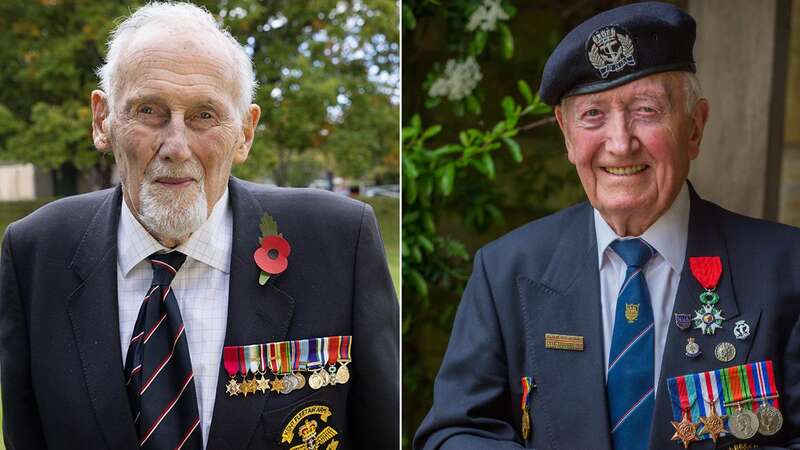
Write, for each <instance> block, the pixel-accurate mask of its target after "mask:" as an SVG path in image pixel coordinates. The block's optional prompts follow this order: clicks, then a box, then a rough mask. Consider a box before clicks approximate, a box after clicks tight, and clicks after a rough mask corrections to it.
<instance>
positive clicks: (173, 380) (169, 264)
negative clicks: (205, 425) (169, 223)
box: [125, 252, 203, 450]
mask: <svg viewBox="0 0 800 450" xmlns="http://www.w3.org/2000/svg"><path fill="white" fill-rule="evenodd" d="M149 260H150V264H151V265H152V266H153V282H152V284H151V286H150V290H149V291H148V293H147V296H146V297H145V298H144V301H143V302H142V306H141V308H140V309H139V316H138V317H137V318H136V324H135V325H134V326H133V337H132V338H131V343H130V346H129V347H128V354H127V357H126V359H125V374H126V376H127V377H128V379H127V390H128V400H129V401H130V404H131V412H132V413H133V417H134V425H135V427H136V430H137V432H138V434H139V447H141V448H142V449H145V450H178V449H184V450H189V449H192V450H200V449H201V448H202V447H203V437H202V435H201V433H200V429H199V425H200V416H199V414H198V412H197V411H198V410H197V394H196V393H195V389H194V375H193V372H192V362H191V359H190V358H189V344H188V342H187V340H186V333H185V332H184V328H183V319H182V318H181V310H180V307H179V306H178V301H177V299H176V298H175V294H174V293H173V292H172V288H171V287H170V285H171V284H172V279H173V278H174V277H175V274H176V273H177V272H178V270H179V269H180V268H181V265H183V262H184V261H185V260H186V255H184V254H182V253H180V252H172V253H166V254H154V255H151V256H150V258H149Z"/></svg>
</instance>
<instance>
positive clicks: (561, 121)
mask: <svg viewBox="0 0 800 450" xmlns="http://www.w3.org/2000/svg"><path fill="white" fill-rule="evenodd" d="M554 112H555V115H556V122H558V127H559V128H561V134H562V135H563V136H564V146H565V147H567V159H569V162H571V163H573V164H575V162H574V161H572V152H571V151H570V148H571V147H572V145H570V141H569V137H568V135H567V128H566V125H565V124H566V122H565V120H566V119H565V118H564V115H565V114H566V111H564V108H562V107H561V105H556V107H555V108H554Z"/></svg>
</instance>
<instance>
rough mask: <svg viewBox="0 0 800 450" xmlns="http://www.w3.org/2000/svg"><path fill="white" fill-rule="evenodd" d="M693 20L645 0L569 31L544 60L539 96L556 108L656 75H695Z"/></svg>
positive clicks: (620, 8)
mask: <svg viewBox="0 0 800 450" xmlns="http://www.w3.org/2000/svg"><path fill="white" fill-rule="evenodd" d="M694 39H695V22H694V19H693V18H692V16H690V15H689V14H687V13H686V12H684V11H683V10H681V9H680V8H677V7H675V6H672V5H669V4H666V3H657V2H646V3H635V4H632V5H625V6H621V7H619V8H614V9H611V10H609V11H605V12H602V13H600V14H598V15H596V16H594V17H592V18H591V19H589V20H587V21H586V22H583V23H582V24H580V25H578V26H577V27H575V29H574V30H572V31H570V32H569V33H568V34H567V36H566V37H564V39H563V40H562V41H561V42H560V43H559V44H558V46H557V47H556V49H555V50H554V51H553V54H552V55H550V58H549V59H548V60H547V64H545V66H544V73H543V74H542V85H541V87H540V88H539V95H540V96H541V97H542V101H544V102H545V103H547V104H548V105H551V106H554V105H557V104H558V103H560V102H561V99H562V98H564V97H569V96H572V95H579V94H588V93H590V92H598V91H604V90H606V89H611V88H614V87H617V86H620V85H623V84H625V83H628V82H631V81H633V80H636V79H638V78H642V77H645V76H647V75H651V74H654V73H658V72H667V71H670V70H683V71H689V72H694V71H695V66H694V57H693V56H692V47H694Z"/></svg>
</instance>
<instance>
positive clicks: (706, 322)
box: [692, 305, 725, 335]
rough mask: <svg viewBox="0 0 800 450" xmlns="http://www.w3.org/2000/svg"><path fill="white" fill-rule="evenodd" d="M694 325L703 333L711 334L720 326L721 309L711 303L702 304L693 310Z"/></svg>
mask: <svg viewBox="0 0 800 450" xmlns="http://www.w3.org/2000/svg"><path fill="white" fill-rule="evenodd" d="M694 314H695V316H694V318H693V319H692V321H694V327H695V328H699V329H700V330H701V331H702V332H703V334H710V335H713V334H714V332H716V331H717V328H722V321H723V320H725V318H724V317H722V311H720V310H719V309H717V308H715V307H714V306H712V305H703V306H702V307H701V308H700V309H698V310H696V311H695V312H694Z"/></svg>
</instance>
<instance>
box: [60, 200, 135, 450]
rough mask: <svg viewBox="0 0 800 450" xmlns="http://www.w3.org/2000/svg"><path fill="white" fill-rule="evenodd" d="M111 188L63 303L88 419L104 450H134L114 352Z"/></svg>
mask: <svg viewBox="0 0 800 450" xmlns="http://www.w3.org/2000/svg"><path fill="white" fill-rule="evenodd" d="M121 192H122V191H121V189H120V187H117V188H116V189H114V190H113V191H111V192H110V193H109V195H108V196H107V197H106V199H105V201H104V202H103V203H102V205H101V206H100V208H99V209H98V211H97V213H96V214H95V216H94V218H93V219H92V221H91V223H90V224H89V227H88V228H87V230H86V233H85V235H84V238H83V241H82V242H81V244H80V246H79V247H78V250H77V251H76V252H75V256H74V257H73V260H72V262H71V263H70V266H69V267H70V268H71V269H72V270H73V271H74V272H75V273H76V274H77V275H78V277H79V278H80V280H81V282H80V283H79V284H78V285H77V286H75V288H74V290H72V291H71V294H69V295H68V297H67V312H68V314H69V320H70V322H71V324H72V330H73V333H74V337H75V343H76V346H77V348H78V352H79V355H80V359H81V364H82V365H83V373H84V376H85V378H86V386H87V389H88V391H89V396H90V399H91V404H92V407H93V408H94V414H95V417H96V418H97V421H98V423H99V424H100V428H101V430H102V432H103V436H104V437H105V441H106V443H107V444H108V447H109V448H113V449H134V448H137V446H136V442H137V438H136V430H135V429H134V427H133V417H132V416H131V412H130V407H129V406H128V396H127V393H126V391H125V380H124V376H123V370H122V365H123V363H122V351H121V349H120V346H119V339H120V337H119V310H118V303H117V225H118V223H119V215H120V206H121V201H122V196H121Z"/></svg>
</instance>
